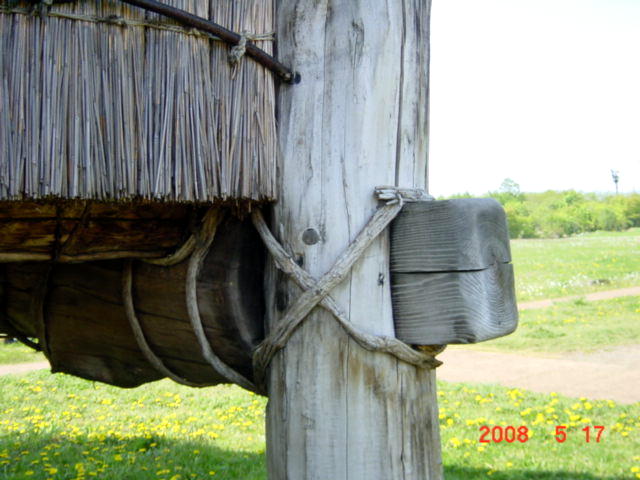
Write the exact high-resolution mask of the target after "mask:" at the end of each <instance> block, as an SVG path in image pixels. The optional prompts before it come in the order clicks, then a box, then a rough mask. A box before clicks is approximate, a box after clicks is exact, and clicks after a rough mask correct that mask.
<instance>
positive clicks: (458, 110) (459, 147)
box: [429, 0, 640, 196]
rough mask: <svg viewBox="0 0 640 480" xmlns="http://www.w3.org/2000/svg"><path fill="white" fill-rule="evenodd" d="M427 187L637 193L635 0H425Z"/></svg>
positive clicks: (638, 10) (639, 74)
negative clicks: (505, 183)
mask: <svg viewBox="0 0 640 480" xmlns="http://www.w3.org/2000/svg"><path fill="white" fill-rule="evenodd" d="M430 129H431V134H430V164H429V168H430V179H429V185H430V193H432V194H433V195H436V196H438V195H449V194H452V193H462V192H467V191H468V192H470V193H473V194H482V193H485V192H486V191H488V190H496V189H497V188H498V187H499V186H500V183H501V182H502V180H503V179H504V178H506V177H510V178H512V179H513V180H515V181H516V182H518V183H519V184H520V186H521V189H522V190H523V191H544V190H547V189H570V188H573V189H576V190H582V191H599V192H611V191H613V190H614V184H613V181H612V179H611V173H610V170H611V169H615V170H618V171H619V172H620V190H621V191H623V192H630V191H636V192H640V0H433V11H432V19H431V126H430Z"/></svg>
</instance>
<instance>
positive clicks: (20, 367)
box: [0, 362, 49, 375]
mask: <svg viewBox="0 0 640 480" xmlns="http://www.w3.org/2000/svg"><path fill="white" fill-rule="evenodd" d="M43 368H49V362H30V363H16V364H14V365H0V375H9V374H11V373H27V372H32V371H34V370H42V369H43Z"/></svg>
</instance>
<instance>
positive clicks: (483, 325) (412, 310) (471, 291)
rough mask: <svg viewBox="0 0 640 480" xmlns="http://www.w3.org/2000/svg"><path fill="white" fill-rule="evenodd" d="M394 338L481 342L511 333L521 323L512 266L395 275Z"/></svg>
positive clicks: (418, 342)
mask: <svg viewBox="0 0 640 480" xmlns="http://www.w3.org/2000/svg"><path fill="white" fill-rule="evenodd" d="M391 282H392V284H393V287H392V295H393V306H394V308H393V315H394V319H395V326H396V336H397V337H398V338H399V339H401V340H403V341H405V342H407V343H410V344H414V345H446V344H454V343H477V342H483V341H485V340H490V339H492V338H497V337H501V336H504V335H508V334H509V333H511V332H513V331H514V330H515V328H516V326H517V323H518V311H517V308H516V302H515V291H514V281H513V266H512V265H511V264H502V263H494V264H493V265H492V266H491V267H489V268H487V269H485V270H479V271H473V272H443V273H393V274H392V277H391Z"/></svg>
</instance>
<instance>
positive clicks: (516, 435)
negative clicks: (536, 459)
mask: <svg viewBox="0 0 640 480" xmlns="http://www.w3.org/2000/svg"><path fill="white" fill-rule="evenodd" d="M581 431H582V432H584V440H585V442H586V443H591V442H594V443H600V441H601V440H602V433H603V432H604V427H603V426H602V425H593V426H591V425H587V426H586V427H584V428H583V429H582V430H581ZM574 433H575V432H574ZM554 437H555V440H556V442H558V443H564V442H566V441H567V438H568V433H567V426H566V425H556V429H555V434H554ZM528 440H529V428H528V427H527V426H526V425H521V426H519V427H514V426H513V425H507V426H505V427H503V426H500V425H493V426H491V427H490V426H488V425H482V426H481V427H480V439H479V442H480V443H501V442H506V443H513V442H519V443H526V442H527V441H528Z"/></svg>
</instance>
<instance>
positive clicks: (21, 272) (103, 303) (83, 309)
mask: <svg viewBox="0 0 640 480" xmlns="http://www.w3.org/2000/svg"><path fill="white" fill-rule="evenodd" d="M264 255H265V254H264V248H263V246H262V243H261V241H260V239H259V237H258V236H257V234H256V232H255V230H254V229H253V226H252V225H251V222H250V220H249V219H246V220H243V221H239V220H237V219H235V218H233V217H229V218H227V219H226V220H225V221H224V222H223V223H222V224H221V225H220V227H219V231H218V235H217V236H216V241H215V242H214V244H213V246H212V247H211V249H210V251H209V253H208V255H207V257H206V258H205V260H204V263H203V266H202V269H201V270H200V274H199V276H198V277H197V282H196V286H197V301H198V305H199V308H200V314H201V318H202V321H203V324H204V330H205V335H206V336H207V339H208V340H209V342H210V343H211V345H212V348H213V349H214V351H215V352H216V354H217V355H219V356H220V357H221V358H222V359H223V360H224V361H225V363H227V364H229V365H231V366H232V367H233V368H234V369H236V370H238V371H240V372H242V374H243V375H245V376H246V377H249V378H250V377H251V376H252V374H253V370H252V363H251V358H252V352H253V349H254V347H255V346H256V345H257V344H258V343H259V341H260V340H261V339H262V338H263V317H264V303H263V296H262V295H263V294H262V280H263V271H264V258H265V257H264ZM49 267H50V264H6V265H4V266H2V270H3V285H2V292H3V297H2V304H1V308H2V312H3V313H4V318H6V319H8V320H9V321H10V323H11V325H12V326H13V327H15V328H16V329H18V330H19V331H21V332H23V333H24V334H26V335H28V336H37V334H38V330H37V329H36V325H35V318H34V316H33V315H32V312H31V309H30V306H31V305H32V304H33V300H34V296H35V294H36V288H37V285H38V284H39V282H40V281H41V278H42V276H43V274H44V272H45V270H46V269H47V268H49ZM122 270H123V262H121V261H108V262H87V263H82V264H57V265H55V266H54V267H53V269H52V271H51V274H50V280H49V289H48V292H47V295H46V298H45V309H44V311H45V326H46V329H45V330H46V336H47V339H48V346H49V361H50V362H51V365H52V369H53V370H54V371H62V372H67V373H71V374H74V375H77V376H80V377H83V378H88V379H91V380H98V381H102V382H106V383H111V384H114V385H118V386H122V387H134V386H137V385H140V384H142V383H145V382H148V381H153V380H156V379H158V378H160V377H161V375H159V374H158V372H156V371H155V370H154V369H153V368H152V367H151V365H149V363H148V362H147V360H146V358H145V357H144V355H143V354H142V352H141V351H140V349H139V347H138V344H137V343H136V341H135V339H134V336H133V333H132V331H131V327H130V325H129V322H128V321H127V318H126V315H125V312H124V307H123V298H122V287H121V285H122ZM133 275H134V277H133V299H134V306H135V308H136V312H137V315H138V317H139V320H140V323H141V325H142V328H143V330H144V333H145V335H146V338H147V340H148V343H149V344H150V345H151V347H152V348H153V350H154V352H155V353H156V354H157V355H158V356H160V357H161V358H162V360H163V361H164V362H165V363H166V364H167V365H168V366H169V367H170V368H171V369H172V370H173V371H175V372H177V373H179V374H180V375H181V376H183V377H184V378H187V379H189V380H191V381H193V382H194V383H198V384H209V385H214V384H217V383H224V382H225V381H226V380H225V378H224V377H223V376H222V375H220V374H218V373H217V372H215V371H214V370H213V369H212V368H211V366H210V365H209V363H208V362H207V361H206V360H205V359H204V357H203V356H202V353H201V350H200V346H199V344H198V341H197V339H196V337H195V335H194V333H193V329H192V327H191V324H190V322H189V316H188V313H187V304H186V291H185V278H186V275H187V262H182V263H180V264H177V265H175V266H172V267H160V266H155V265H149V264H146V263H143V262H136V263H135V268H134V272H133Z"/></svg>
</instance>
